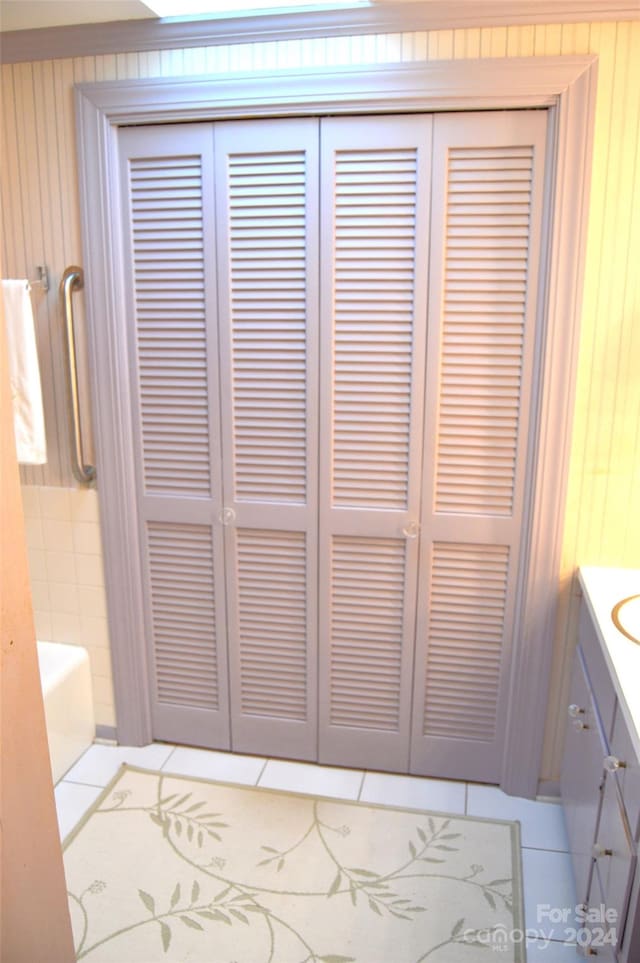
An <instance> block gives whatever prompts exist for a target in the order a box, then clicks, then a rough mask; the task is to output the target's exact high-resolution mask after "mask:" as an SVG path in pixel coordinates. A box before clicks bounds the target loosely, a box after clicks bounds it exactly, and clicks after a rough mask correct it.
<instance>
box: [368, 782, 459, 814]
mask: <svg viewBox="0 0 640 963" xmlns="http://www.w3.org/2000/svg"><path fill="white" fill-rule="evenodd" d="M360 800H361V802H372V803H383V804H385V805H387V806H406V807H407V808H409V809H433V810H436V811H440V812H448V813H460V814H461V815H462V814H463V813H464V804H465V784H464V783H463V782H449V781H448V780H446V779H422V778H420V777H418V776H393V775H389V774H387V773H382V772H368V773H367V774H366V775H365V777H364V783H363V785H362V792H361V793H360Z"/></svg>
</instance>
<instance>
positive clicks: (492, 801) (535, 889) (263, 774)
mask: <svg viewBox="0 0 640 963" xmlns="http://www.w3.org/2000/svg"><path fill="white" fill-rule="evenodd" d="M123 762H128V763H130V764H132V765H135V766H140V767H148V768H149V769H162V770H164V771H165V772H172V773H179V774H181V775H186V776H200V777H203V778H206V779H220V780H222V781H225V782H235V783H241V784H243V785H248V786H265V787H269V788H271V789H282V790H291V791H293V792H308V793H312V794H315V795H324V796H331V797H334V798H339V799H359V800H361V801H362V802H373V803H388V804H389V805H394V806H407V807H413V808H416V809H433V810H436V811H440V812H450V813H459V814H466V815H468V816H490V817H493V818H497V819H517V820H519V821H520V824H521V830H522V866H523V876H524V900H525V923H526V928H527V931H528V932H529V934H531V936H530V938H529V939H528V940H527V959H528V961H529V963H572V961H576V960H577V959H579V958H580V957H579V956H578V953H577V951H576V948H575V946H574V945H570V944H565V943H563V942H562V940H563V939H564V937H565V933H564V930H563V929H559V928H558V927H556V928H555V932H553V936H555V939H547V938H546V937H548V936H551V935H552V933H551V930H552V929H553V928H552V927H550V926H549V924H548V923H547V922H546V921H545V918H544V916H543V918H542V919H540V918H539V914H540V910H539V907H544V906H545V904H546V905H547V906H549V907H573V906H575V903H576V898H575V893H574V886H573V878H572V872H571V863H570V859H569V854H568V844H567V838H566V832H565V827H564V820H563V816H562V809H561V807H560V805H559V804H557V803H553V802H536V801H532V800H528V799H519V798H515V797H513V796H507V795H505V793H503V792H502V791H501V790H500V789H497V788H496V787H495V786H480V785H476V784H471V783H469V784H467V783H463V782H450V781H447V780H443V779H423V778H419V777H415V776H395V775H388V774H384V773H377V772H362V771H360V770H354V769H337V768H333V767H331V766H316V765H310V764H308V763H301V762H300V763H298V762H285V761H283V760H281V759H263V758H261V757H258V756H242V755H234V754H231V753H227V752H214V751H207V750H204V749H190V748H187V747H184V746H171V745H167V744H165V743H154V744H153V745H150V746H145V747H143V748H127V747H124V746H112V745H103V744H98V743H96V744H95V745H93V746H91V748H90V749H88V750H87V752H86V753H85V754H84V755H83V756H82V758H81V759H79V760H78V762H77V763H76V764H75V766H73V768H72V769H70V770H69V772H68V773H67V774H66V776H65V777H64V779H62V780H61V781H60V782H59V783H58V785H57V786H56V789H55V796H56V806H57V810H58V824H59V827H60V835H61V837H62V838H64V837H65V836H66V835H67V834H68V833H69V832H70V831H71V829H73V827H74V826H75V824H76V823H77V822H78V820H79V819H80V818H81V817H82V816H83V815H84V813H85V812H86V811H87V809H88V808H89V807H90V806H91V804H92V802H93V801H94V800H95V799H96V798H97V796H98V795H99V794H100V792H101V791H102V789H103V788H104V786H106V785H107V784H108V783H109V781H110V780H111V779H112V778H113V776H114V775H115V773H116V771H117V769H118V767H119V766H120V764H121V763H123ZM542 912H543V913H544V910H543V911H542ZM533 933H535V934H537V937H538V938H536V937H534V936H533V935H532V934H533ZM540 937H542V938H540Z"/></svg>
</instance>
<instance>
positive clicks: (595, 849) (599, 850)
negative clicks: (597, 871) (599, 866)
mask: <svg viewBox="0 0 640 963" xmlns="http://www.w3.org/2000/svg"><path fill="white" fill-rule="evenodd" d="M591 855H592V856H593V858H594V859H600V857H601V856H613V850H611V849H607V848H606V847H605V846H601V845H600V843H595V845H594V846H592V848H591Z"/></svg>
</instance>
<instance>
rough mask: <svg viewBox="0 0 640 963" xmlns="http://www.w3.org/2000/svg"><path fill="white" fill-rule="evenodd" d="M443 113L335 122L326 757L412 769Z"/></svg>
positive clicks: (327, 253)
mask: <svg viewBox="0 0 640 963" xmlns="http://www.w3.org/2000/svg"><path fill="white" fill-rule="evenodd" d="M431 125H432V122H431V118H429V117H426V116H425V117H419V116H418V117H356V118H339V119H327V120H323V121H322V125H321V144H322V147H321V208H322V224H321V245H322V269H321V270H322V274H321V318H322V322H321V332H322V334H321V337H322V344H321V379H322V381H321V439H322V445H321V465H320V556H319V558H320V562H319V564H320V572H319V601H320V610H319V615H320V636H319V646H320V657H319V673H320V694H321V695H320V713H319V726H320V733H319V746H320V753H319V754H320V760H321V761H323V762H334V763H340V764H345V765H357V766H371V767H374V768H378V769H389V770H397V771H406V770H407V767H408V761H409V760H408V748H409V733H410V708H411V680H412V670H413V645H414V630H415V603H416V596H415V593H416V578H417V561H418V537H417V536H418V529H419V518H420V477H421V463H422V431H423V397H424V365H425V338H426V286H427V246H428V244H427V242H428V235H429V183H430V140H431Z"/></svg>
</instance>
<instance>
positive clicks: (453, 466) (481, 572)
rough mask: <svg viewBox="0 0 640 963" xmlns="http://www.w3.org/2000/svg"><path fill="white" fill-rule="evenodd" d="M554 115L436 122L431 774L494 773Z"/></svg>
mask: <svg viewBox="0 0 640 963" xmlns="http://www.w3.org/2000/svg"><path fill="white" fill-rule="evenodd" d="M546 123H547V117H546V112H545V111H520V112H511V113H507V112H505V113H485V114H455V115H439V116H437V117H436V118H435V119H434V145H433V191H432V198H433V201H432V243H431V262H430V295H429V341H428V349H427V356H428V366H427V394H426V398H427V403H426V415H425V422H426V424H425V473H424V507H423V526H422V535H421V542H422V544H421V559H420V579H419V589H418V605H419V608H418V625H417V638H416V672H415V690H414V710H413V711H414V720H413V734H412V752H411V769H412V771H414V772H417V773H422V774H434V775H437V776H444V777H447V776H448V777H453V778H455V777H460V778H466V779H479V780H482V781H485V782H492V781H499V779H500V764H501V760H502V747H503V740H504V732H505V725H506V706H507V690H508V686H509V671H510V653H511V641H512V638H513V634H514V632H516V631H517V630H518V623H517V609H516V604H517V597H516V596H517V588H518V577H519V566H520V564H521V560H522V557H523V545H524V544H526V521H527V520H526V517H525V513H526V505H527V504H528V503H529V502H530V499H531V491H530V487H531V484H530V474H529V471H530V469H529V465H528V459H529V457H530V456H531V454H532V447H533V445H534V444H535V439H533V438H532V437H531V433H530V425H532V424H533V423H534V419H533V418H532V407H533V402H532V395H533V382H534V372H535V368H536V360H535V359H536V351H537V343H536V338H537V335H536V317H537V311H538V304H537V297H536V294H537V287H538V276H539V259H540V233H541V223H542V212H543V191H544V161H545V131H546ZM516 724H517V723H516Z"/></svg>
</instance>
